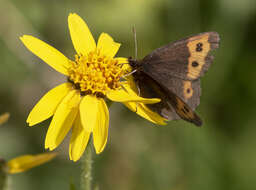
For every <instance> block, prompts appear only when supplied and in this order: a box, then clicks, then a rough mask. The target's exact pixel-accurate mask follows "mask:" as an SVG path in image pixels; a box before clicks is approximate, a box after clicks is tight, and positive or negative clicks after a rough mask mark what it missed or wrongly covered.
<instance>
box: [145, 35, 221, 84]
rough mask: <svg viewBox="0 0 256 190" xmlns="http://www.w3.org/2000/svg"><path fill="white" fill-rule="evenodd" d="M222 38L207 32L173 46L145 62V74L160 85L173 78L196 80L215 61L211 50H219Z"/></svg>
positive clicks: (154, 52) (172, 44)
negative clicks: (159, 82) (161, 82)
mask: <svg viewBox="0 0 256 190" xmlns="http://www.w3.org/2000/svg"><path fill="white" fill-rule="evenodd" d="M219 40H220V38H219V34H218V33H216V32H206V33H201V34H197V35H194V36H191V37H187V38H185V39H183V40H179V41H176V42H174V43H169V44H167V45H165V46H163V47H160V48H158V49H156V50H154V51H153V52H152V53H150V54H149V55H147V56H146V57H145V58H144V59H143V60H142V67H143V71H144V72H145V73H147V74H148V75H150V76H152V77H153V78H154V79H157V80H158V81H167V80H169V78H170V77H176V78H179V79H183V80H196V79H198V78H199V77H201V76H202V75H203V74H204V73H205V72H206V71H207V70H208V68H209V66H210V65H211V63H212V61H213V56H212V55H210V53H211V50H214V49H216V48H218V46H219Z"/></svg>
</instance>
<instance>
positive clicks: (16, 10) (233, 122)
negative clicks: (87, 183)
mask: <svg viewBox="0 0 256 190" xmlns="http://www.w3.org/2000/svg"><path fill="white" fill-rule="evenodd" d="M0 12H1V17H0V113H4V112H7V111H8V112H10V113H11V115H12V117H11V119H10V120H9V122H8V123H7V124H5V125H6V126H5V127H1V128H0V157H3V158H6V159H7V160H8V159H9V158H12V157H15V156H17V155H21V154H36V153H38V152H42V151H43V149H44V147H43V145H44V138H45V135H46V131H47V127H48V126H49V121H46V122H44V123H41V124H39V125H38V126H37V127H32V128H29V127H28V126H27V125H26V123H25V120H26V117H27V115H28V113H29V111H30V110H31V109H32V107H33V105H34V104H35V103H36V102H37V101H38V100H39V98H40V97H41V96H42V95H43V94H45V93H46V92H47V91H48V90H49V89H51V88H52V87H54V86H55V85H56V84H59V83H60V82H61V81H65V80H66V79H65V78H63V77H62V76H61V75H60V74H58V73H57V72H55V71H54V70H53V69H51V68H50V67H48V66H47V65H46V64H45V63H43V62H42V61H41V60H39V59H37V58H36V57H34V56H33V55H32V54H31V53H30V52H28V50H26V49H25V48H24V47H23V46H22V44H21V42H20V41H19V40H18V37H19V36H20V35H22V34H32V35H33V36H36V37H39V38H40V39H42V40H44V41H46V42H48V43H49V44H51V45H53V46H54V47H56V48H57V49H59V50H61V51H62V52H63V53H64V54H65V55H70V56H71V55H73V54H74V50H73V47H72V43H71V39H70V37H69V33H68V26H67V16H68V14H69V13H70V12H76V13H78V14H79V15H80V16H81V17H82V18H83V19H85V20H86V22H87V23H88V25H89V27H90V29H91V30H92V33H93V34H97V36H95V38H97V37H98V35H99V34H100V32H107V33H109V34H110V35H111V36H113V38H114V39H115V40H116V41H118V42H122V47H121V49H120V51H119V53H118V54H119V56H127V57H128V56H133V55H134V40H133V35H132V32H131V28H132V26H133V25H135V26H136V30H137V38H138V54H139V57H140V58H142V57H143V56H145V55H146V54H148V53H149V52H150V51H152V50H153V49H155V48H157V47H160V46H161V45H164V44H166V43H169V42H170V41H174V40H177V39H181V38H183V37H186V36H188V35H191V34H196V33H200V32H205V31H217V32H219V33H220V36H221V44H220V48H219V49H218V50H217V51H215V53H214V54H215V60H214V63H213V64H212V66H211V68H210V70H209V72H208V73H207V74H206V75H205V76H204V77H203V79H202V82H201V83H202V88H203V89H202V96H201V104H200V106H199V108H198V109H197V112H198V113H199V115H201V117H202V118H203V120H204V125H203V127H202V128H196V127H194V126H192V125H191V124H188V123H186V122H184V121H174V122H169V124H168V125H167V126H154V125H153V124H151V123H149V122H147V121H146V120H143V119H142V118H140V117H138V116H137V115H135V114H134V113H132V112H130V111H128V110H127V109H126V108H125V107H124V106H122V105H120V104H113V105H112V107H111V109H110V111H111V120H110V131H109V141H108V144H107V147H106V149H105V151H104V152H103V153H102V154H101V155H99V156H96V157H95V162H94V167H95V170H94V179H95V182H96V183H98V184H99V187H100V188H101V189H104V190H110V189H111V190H112V189H113V190H115V189H116V190H117V189H118V190H119V189H122V190H128V189H136V190H137V189H148V190H155V189H170V190H201V189H202V190H204V189H207V190H216V189H218V190H226V189H233V190H235V189H237V190H238V189H244V190H245V189H246V190H254V189H256V180H255V178H256V177H255V176H256V151H255V148H254V147H255V146H256V138H255V137H256V135H255V134H256V127H255V126H256V117H255V115H256V85H255V84H254V81H255V76H256V37H255V35H256V1H255V0H243V1H238V0H237V1H235V0H225V1H223V0H215V1H210V0H193V1H185V0H141V1H137V0H129V1H120V0H106V1H103V0H99V1H89V0H84V1H82V0H76V1H68V0H51V1H50V0H22V1H20V0H1V1H0ZM67 146H68V141H66V142H65V143H63V145H62V146H61V147H60V148H59V151H60V152H61V154H63V155H62V156H60V158H58V159H56V160H54V161H53V162H51V163H49V164H47V165H44V166H40V167H38V168H35V169H34V170H32V171H29V172H27V173H24V174H19V175H15V176H14V177H11V185H12V189H19V190H23V189H24V190H25V189H38V190H43V189H57V188H58V189H67V188H68V187H69V182H70V181H74V183H75V184H78V182H79V174H80V170H79V163H73V162H71V161H69V160H68V159H67V157H68V156H67V155H66V154H67V149H68V147H67ZM71 179H72V180H71Z"/></svg>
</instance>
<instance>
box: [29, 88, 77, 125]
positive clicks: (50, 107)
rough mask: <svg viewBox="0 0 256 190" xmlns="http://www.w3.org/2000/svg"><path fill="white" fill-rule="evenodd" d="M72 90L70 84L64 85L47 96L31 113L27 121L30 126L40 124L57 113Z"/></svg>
mask: <svg viewBox="0 0 256 190" xmlns="http://www.w3.org/2000/svg"><path fill="white" fill-rule="evenodd" d="M71 89H72V86H71V85H70V84H69V83H64V84H61V85H59V86H57V87H55V88H53V89H52V90H50V91H49V92H48V93H47V94H45V95H44V96H43V97H42V98H41V100H40V101H39V102H38V103H37V104H36V105H35V107H34V108H33V109H32V111H31V112H30V114H29V116H28V119H27V123H28V124H29V126H32V125H35V124H37V123H40V122H42V121H44V120H46V119H48V118H49V117H51V116H52V115H53V114H54V113H55V111H56V108H57V106H58V105H59V103H60V102H61V100H62V99H63V98H64V97H65V96H66V95H67V94H68V92H69V91H70V90H71Z"/></svg>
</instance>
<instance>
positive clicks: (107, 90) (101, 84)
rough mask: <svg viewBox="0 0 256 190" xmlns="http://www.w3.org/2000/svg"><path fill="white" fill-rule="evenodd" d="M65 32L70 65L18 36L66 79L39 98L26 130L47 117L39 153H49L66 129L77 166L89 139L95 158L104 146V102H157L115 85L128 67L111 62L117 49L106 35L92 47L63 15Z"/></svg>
mask: <svg viewBox="0 0 256 190" xmlns="http://www.w3.org/2000/svg"><path fill="white" fill-rule="evenodd" d="M68 26H69V30H70V35H71V39H72V42H73V45H74V48H75V50H76V53H77V54H76V55H75V60H74V61H72V60H70V59H68V58H67V57H65V56H64V55H63V54H62V53H61V52H59V51H58V50H56V49H55V48H53V47H51V46H49V45H48V44H46V43H45V42H43V41H41V40H39V39H37V38H35V37H32V36H28V35H24V36H22V37H21V38H20V39H21V40H22V42H23V43H24V45H25V46H26V47H27V48H28V49H29V50H30V51H31V52H33V53H34V54H35V55H37V56H38V57H39V58H41V59H42V60H43V61H44V62H46V63H47V64H48V65H50V66H51V67H53V68H54V69H55V70H57V71H58V72H60V73H62V74H64V75H66V76H67V78H68V82H66V83H64V84H61V85H59V86H57V87H55V88H54V89H52V90H50V91H49V92H48V93H47V94H46V95H45V96H43V97H42V99H41V100H40V101H39V102H38V103H37V104H36V106H35V107H34V108H33V110H32V111H31V112H30V114H29V116H28V119H27V122H28V124H29V126H32V125H35V124H37V123H40V122H42V121H44V120H46V119H48V118H50V117H51V116H53V119H52V121H51V124H50V127H49V129H48V132H47V135H46V139H45V148H49V149H50V150H53V149H55V148H56V147H57V146H58V145H59V144H60V143H61V142H62V141H63V139H64V138H65V136H66V135H67V133H68V132H69V130H70V129H71V128H72V136H71V140H70V146H69V155H70V159H71V160H73V161H77V160H79V158H80V157H81V155H82V154H83V152H84V150H85V148H86V146H87V143H88V140H89V138H90V135H91V133H92V134H93V143H94V147H95V150H96V153H97V154H99V153H101V152H102V151H103V149H104V147H105V145H106V142H107V137H108V125H109V112H108V107H107V105H106V103H105V101H104V98H108V99H110V100H111V101H116V102H122V103H127V102H140V103H145V104H148V103H149V104H150V103H157V102H159V101H160V100H159V99H145V98H142V97H139V96H137V94H136V93H135V92H133V91H132V89H131V88H130V86H129V83H127V82H126V81H124V82H121V81H120V79H121V77H122V76H123V75H124V74H125V73H126V70H125V69H124V68H125V67H122V66H123V65H124V63H128V61H127V59H126V58H121V57H117V58H115V57H114V56H115V55H116V53H117V51H118V49H119V47H120V44H119V43H116V42H114V41H113V39H112V38H111V37H110V36H109V35H108V34H106V33H102V34H101V35H100V37H99V39H98V42H97V45H96V43H95V41H94V38H93V36H92V34H91V32H90V30H89V28H88V26H87V24H86V23H85V22H84V21H83V20H82V19H81V18H80V17H79V16H78V15H77V14H70V15H69V17H68ZM72 126H73V127H72Z"/></svg>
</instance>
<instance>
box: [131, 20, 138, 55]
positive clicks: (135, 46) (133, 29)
mask: <svg viewBox="0 0 256 190" xmlns="http://www.w3.org/2000/svg"><path fill="white" fill-rule="evenodd" d="M132 32H133V36H134V49H135V55H134V57H135V60H137V57H138V46H137V36H136V29H135V25H133V27H132Z"/></svg>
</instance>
